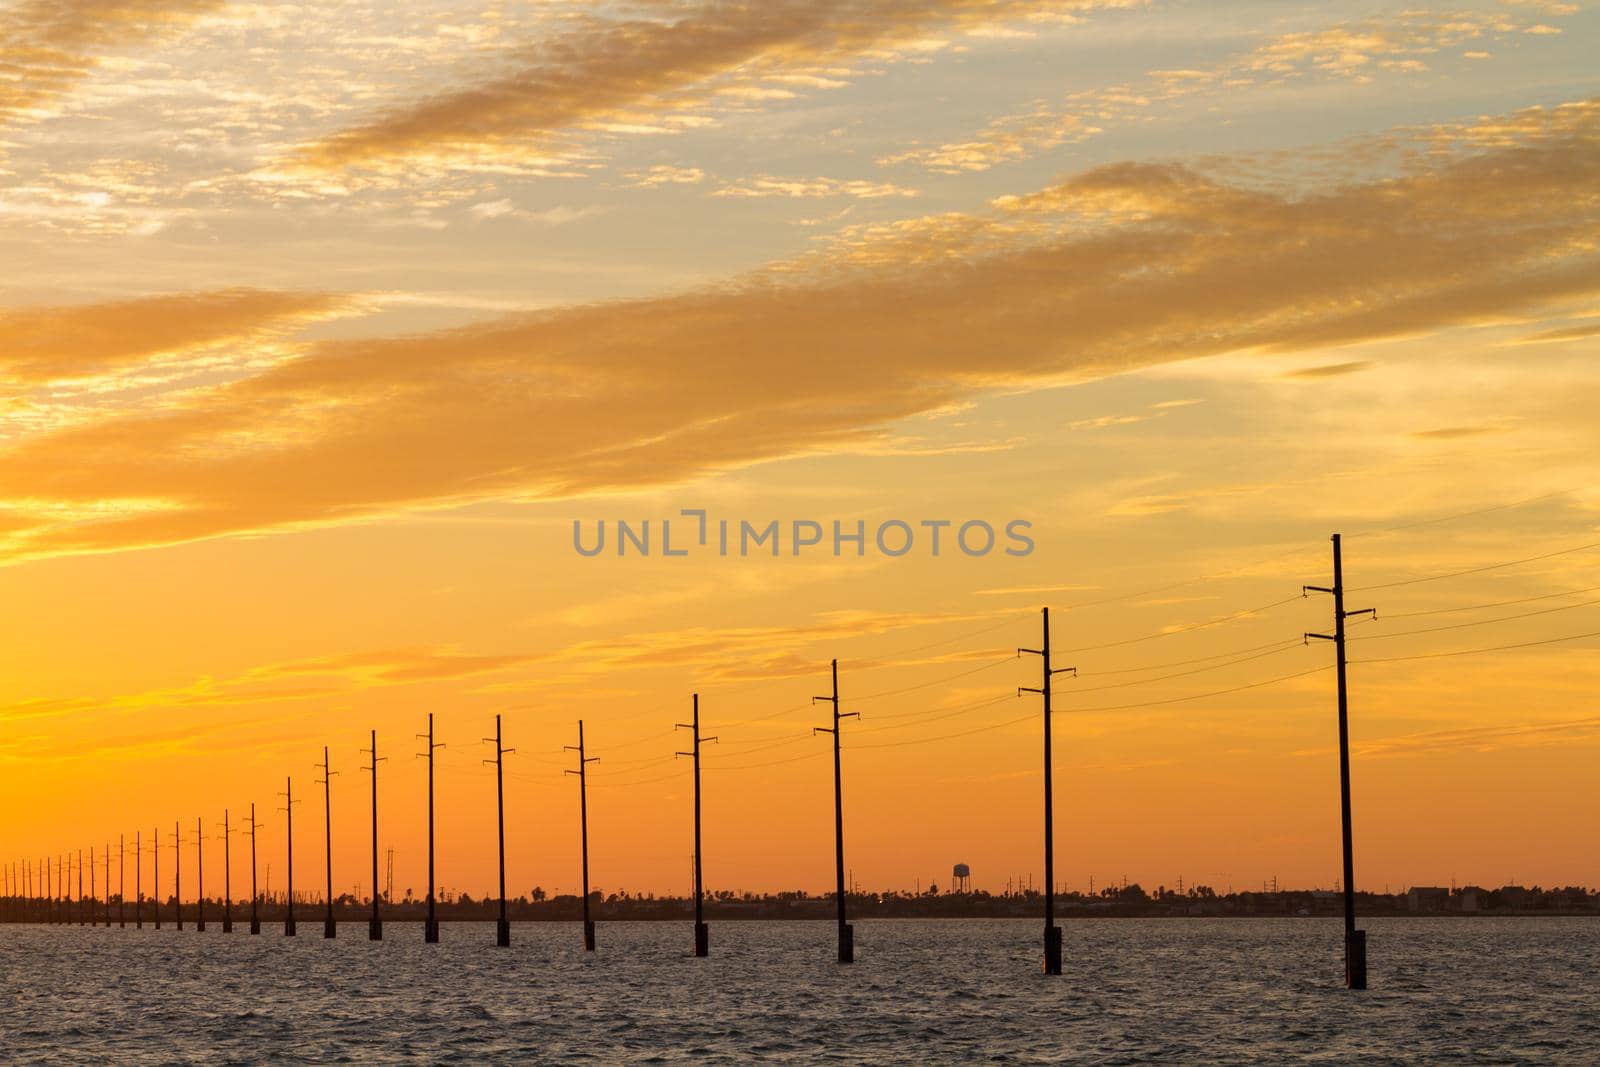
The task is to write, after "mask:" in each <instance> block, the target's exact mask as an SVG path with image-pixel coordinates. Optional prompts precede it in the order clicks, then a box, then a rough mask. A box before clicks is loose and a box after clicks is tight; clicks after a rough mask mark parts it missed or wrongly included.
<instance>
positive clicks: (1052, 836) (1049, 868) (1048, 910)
mask: <svg viewBox="0 0 1600 1067" xmlns="http://www.w3.org/2000/svg"><path fill="white" fill-rule="evenodd" d="M1040 614H1041V615H1042V616H1043V618H1044V644H1043V647H1042V648H1019V649H1017V655H1019V656H1020V655H1022V654H1023V653H1027V654H1028V655H1030V656H1038V657H1039V659H1040V661H1041V662H1042V663H1043V664H1044V670H1043V675H1042V681H1041V682H1040V683H1039V688H1037V689H1034V688H1031V687H1027V686H1019V687H1018V688H1017V695H1019V696H1020V695H1022V694H1023V693H1038V694H1039V695H1040V696H1041V697H1043V698H1044V973H1045V974H1060V973H1061V927H1059V926H1057V925H1056V829H1055V809H1056V805H1055V792H1054V788H1055V787H1054V778H1055V757H1054V756H1053V755H1052V753H1051V748H1050V725H1051V718H1052V717H1053V716H1052V711H1051V707H1050V678H1051V677H1052V676H1053V675H1057V674H1072V675H1073V676H1076V675H1077V673H1078V668H1076V667H1051V666H1050V609H1049V608H1041V609H1040Z"/></svg>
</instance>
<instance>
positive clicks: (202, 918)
mask: <svg viewBox="0 0 1600 1067" xmlns="http://www.w3.org/2000/svg"><path fill="white" fill-rule="evenodd" d="M205 839H206V826H205V821H204V820H203V819H201V818H200V817H199V816H196V817H195V820H194V876H195V880H196V885H195V891H194V928H195V930H196V931H198V932H200V933H202V934H203V933H205V932H206V851H205V849H206V846H205V845H204V844H203V842H204V841H205Z"/></svg>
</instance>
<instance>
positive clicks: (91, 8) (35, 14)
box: [0, 0, 227, 125]
mask: <svg viewBox="0 0 1600 1067" xmlns="http://www.w3.org/2000/svg"><path fill="white" fill-rule="evenodd" d="M226 2H227V0H25V2H23V3H20V4H16V5H14V6H12V7H9V8H7V9H5V10H3V11H0V125H5V124H7V123H11V122H15V121H17V120H19V119H27V118H38V117H40V116H41V115H42V114H43V113H44V112H45V109H46V108H47V107H48V106H49V105H50V104H51V103H52V102H54V101H55V100H56V99H57V98H58V97H60V96H62V95H63V94H64V93H66V92H68V91H70V90H71V89H72V88H73V87H74V86H75V85H77V84H78V83H79V82H80V81H82V80H83V79H84V78H85V77H87V76H88V75H89V74H90V73H92V72H93V71H94V69H95V68H96V67H97V66H98V65H99V64H100V62H101V61H102V60H103V59H104V58H105V57H106V56H107V55H109V54H111V53H112V52H114V51H116V50H118V49H123V48H127V47H128V46H129V45H130V44H136V43H138V42H140V41H145V40H149V39H151V38H154V37H157V36H159V35H161V34H164V33H169V32H172V31H174V30H177V29H181V28H183V27H184V26H186V25H188V24H189V23H191V22H193V21H194V20H195V19H196V18H198V17H200V16H201V15H205V14H209V13H211V12H214V11H218V10H220V9H221V8H223V7H224V6H225V4H226Z"/></svg>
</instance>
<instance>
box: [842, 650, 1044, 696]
mask: <svg viewBox="0 0 1600 1067" xmlns="http://www.w3.org/2000/svg"><path fill="white" fill-rule="evenodd" d="M1016 658H1017V657H1016V656H1004V657H1002V658H1000V659H997V660H994V661H992V662H990V663H985V664H983V665H982V666H978V667H973V668H971V669H970V670H965V671H960V672H958V673H956V674H951V675H947V676H946V677H943V678H935V679H933V680H932V681H929V682H920V683H918V684H917V685H908V686H903V687H901V688H899V689H880V690H879V691H878V692H876V693H862V694H860V695H859V696H853V697H851V698H850V703H852V704H855V703H858V702H860V701H863V700H877V699H878V698H879V697H892V696H899V695H900V694H902V693H914V692H916V691H917V690H919V689H929V688H931V687H933V686H936V685H943V684H945V683H946V682H953V681H956V680H957V679H960V678H967V677H970V676H971V675H974V674H977V673H979V672H981V671H988V670H993V669H994V668H996V667H998V666H1000V665H1001V664H1003V663H1014V662H1015V661H1016Z"/></svg>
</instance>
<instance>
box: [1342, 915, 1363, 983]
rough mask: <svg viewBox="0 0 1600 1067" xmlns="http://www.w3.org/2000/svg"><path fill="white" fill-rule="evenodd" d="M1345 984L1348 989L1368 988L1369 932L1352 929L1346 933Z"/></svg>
mask: <svg viewBox="0 0 1600 1067" xmlns="http://www.w3.org/2000/svg"><path fill="white" fill-rule="evenodd" d="M1344 985H1345V988H1346V989H1365V988H1367V932H1366V931H1365V930H1351V931H1349V932H1348V933H1346V934H1345V935H1344Z"/></svg>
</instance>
